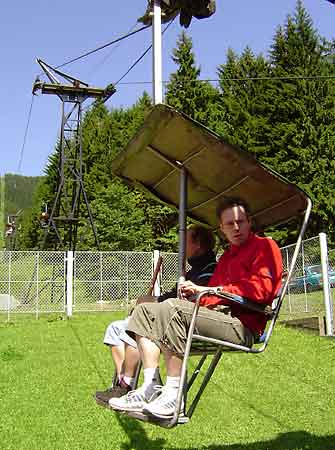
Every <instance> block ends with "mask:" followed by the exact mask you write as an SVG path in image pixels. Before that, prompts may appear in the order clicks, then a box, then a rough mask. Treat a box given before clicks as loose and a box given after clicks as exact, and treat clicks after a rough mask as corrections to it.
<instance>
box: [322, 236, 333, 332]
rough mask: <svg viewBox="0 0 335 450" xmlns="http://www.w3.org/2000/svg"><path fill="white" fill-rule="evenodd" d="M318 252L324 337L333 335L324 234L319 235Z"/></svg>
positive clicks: (325, 238) (325, 237)
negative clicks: (319, 253) (319, 254)
mask: <svg viewBox="0 0 335 450" xmlns="http://www.w3.org/2000/svg"><path fill="white" fill-rule="evenodd" d="M319 239H320V250H321V267H322V279H323V297H324V301H325V310H326V335H327V336H333V335H334V324H333V305H332V299H331V295H330V284H329V278H328V249H327V235H326V233H319Z"/></svg>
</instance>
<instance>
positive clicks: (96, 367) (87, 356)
mask: <svg viewBox="0 0 335 450" xmlns="http://www.w3.org/2000/svg"><path fill="white" fill-rule="evenodd" d="M69 326H70V329H71V330H72V333H73V334H74V336H75V338H76V340H77V342H78V345H79V347H80V348H81V350H82V352H83V353H84V354H85V355H86V358H87V360H88V361H89V363H90V364H91V365H92V366H93V367H94V371H95V373H96V374H97V375H98V377H99V379H100V381H101V383H104V377H103V375H102V373H101V371H100V370H99V368H98V366H97V364H96V362H95V360H94V358H92V356H91V355H90V352H89V351H88V350H87V347H86V346H85V345H84V344H83V341H82V340H81V338H80V336H79V334H78V331H77V330H76V328H75V327H74V326H73V325H72V323H71V322H70V321H69Z"/></svg>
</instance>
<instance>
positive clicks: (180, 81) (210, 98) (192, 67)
mask: <svg viewBox="0 0 335 450" xmlns="http://www.w3.org/2000/svg"><path fill="white" fill-rule="evenodd" d="M192 48H193V44H192V39H191V38H189V37H188V36H187V34H186V33H185V32H182V34H181V35H180V37H179V39H178V41H177V47H176V48H175V49H174V50H173V56H172V60H173V61H174V63H175V64H176V65H177V70H176V72H175V73H173V74H172V75H171V76H170V81H169V83H168V85H167V92H166V103H167V104H168V105H170V106H173V107H174V108H175V109H177V110H178V111H181V112H183V113H185V114H187V115H188V116H190V117H191V118H192V119H195V120H197V121H198V122H200V123H203V124H205V125H208V121H209V115H210V109H211V106H212V105H213V104H214V103H215V97H216V95H217V91H216V89H215V88H213V87H212V86H211V84H210V83H209V82H205V81H201V80H200V79H199V76H200V68H199V67H196V62H195V56H194V53H193V51H192Z"/></svg>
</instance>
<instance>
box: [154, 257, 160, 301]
mask: <svg viewBox="0 0 335 450" xmlns="http://www.w3.org/2000/svg"><path fill="white" fill-rule="evenodd" d="M159 257H160V252H159V250H154V267H157V263H158V260H159ZM153 295H154V296H155V297H159V296H160V295H161V280H160V276H159V274H158V276H157V278H156V281H155V284H154V290H153Z"/></svg>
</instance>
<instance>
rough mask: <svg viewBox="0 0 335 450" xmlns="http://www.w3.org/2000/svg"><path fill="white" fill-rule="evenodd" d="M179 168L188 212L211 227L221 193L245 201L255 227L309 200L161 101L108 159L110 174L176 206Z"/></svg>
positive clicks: (289, 214) (294, 212) (292, 213)
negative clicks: (135, 131) (183, 177)
mask: <svg viewBox="0 0 335 450" xmlns="http://www.w3.org/2000/svg"><path fill="white" fill-rule="evenodd" d="M182 167H184V168H185V169H186V172H187V174H188V177H187V191H188V196H187V197H188V198H187V209H186V212H187V215H188V216H189V217H191V218H193V219H195V220H196V221H199V222H201V223H203V224H206V225H209V226H210V227H213V228H216V227H217V219H216V206H217V204H218V202H219V201H220V200H221V199H222V198H223V197H228V196H232V197H241V198H243V199H244V200H246V201H247V202H248V204H249V205H250V209H251V215H252V218H253V219H254V220H255V222H256V225H257V227H259V228H264V227H266V226H269V225H275V224H279V223H282V222H286V221H288V220H289V219H291V218H293V217H295V216H298V215H300V214H302V213H303V212H304V211H305V210H306V208H307V205H308V201H309V200H308V197H307V196H306V194H305V193H304V192H303V191H301V190H300V189H299V188H298V187H297V186H295V185H293V184H291V183H289V182H288V181H287V180H286V179H284V178H283V177H281V176H280V175H279V174H277V173H275V172H274V171H272V170H271V169H269V168H267V167H265V166H264V165H263V164H261V163H260V162H258V161H257V160H256V159H255V158H254V157H253V156H252V155H251V154H249V153H247V152H246V151H243V150H241V149H239V148H237V147H236V146H233V145H230V144H228V143H227V142H225V141H224V140H223V139H222V138H220V137H219V136H217V135H216V134H214V133H213V132H212V131H210V130H209V129H207V128H206V127H204V126H202V125H201V124H199V123H197V122H195V121H193V120H192V119H190V118H189V117H188V116H186V115H184V114H182V113H180V112H177V111H176V110H174V109H173V108H170V107H168V106H166V105H162V104H160V105H156V106H155V107H153V109H152V111H151V112H150V114H149V115H148V116H147V118H146V120H145V122H144V124H143V126H142V127H141V128H140V130H139V131H138V133H137V134H136V135H135V136H134V138H133V139H132V140H131V141H130V142H129V144H128V145H127V147H126V148H125V149H124V150H123V151H122V152H121V153H120V154H119V155H118V157H117V158H116V159H115V160H114V161H113V162H112V171H113V173H114V174H115V175H117V176H119V177H120V178H122V179H123V180H124V181H126V182H127V183H129V184H131V185H133V186H134V185H135V186H136V187H141V188H143V189H145V190H146V191H147V192H150V193H151V194H153V195H154V197H156V198H157V199H159V200H160V201H163V202H164V203H166V204H168V205H170V206H173V207H176V208H178V206H179V201H180V200H179V194H180V187H179V178H180V172H181V170H182Z"/></svg>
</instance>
